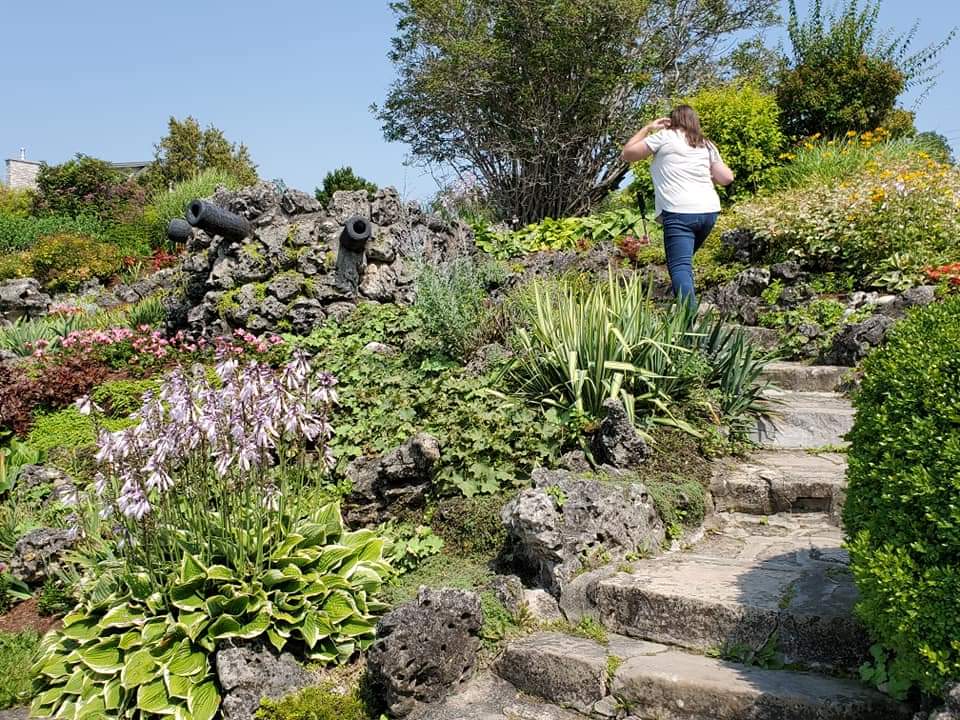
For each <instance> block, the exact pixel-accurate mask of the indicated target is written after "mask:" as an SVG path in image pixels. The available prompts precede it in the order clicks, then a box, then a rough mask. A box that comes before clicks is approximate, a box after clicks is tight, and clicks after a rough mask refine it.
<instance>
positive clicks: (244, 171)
mask: <svg viewBox="0 0 960 720" xmlns="http://www.w3.org/2000/svg"><path fill="white" fill-rule="evenodd" d="M211 168H212V169H216V170H222V171H224V172H228V173H230V174H231V175H233V176H234V177H236V178H237V180H239V181H240V184H241V185H252V184H253V183H255V182H256V181H257V166H256V165H254V164H253V161H252V160H251V159H250V151H249V150H248V149H247V146H246V145H244V144H243V143H240V145H235V144H234V143H231V142H230V141H229V140H227V138H226V137H224V134H223V132H222V131H221V130H219V129H217V128H215V127H214V126H213V125H209V126H207V128H206V129H205V130H201V128H200V123H198V122H197V120H196V119H195V118H193V117H190V116H187V118H186V119H185V120H183V121H180V120H177V119H176V118H175V117H172V116H171V117H170V121H169V124H168V131H167V135H166V137H164V138H163V139H161V140H160V142H159V143H158V144H157V145H155V146H154V161H153V163H152V164H151V166H150V168H149V170H148V171H147V173H146V177H147V181H148V182H149V183H150V184H151V185H154V186H158V187H169V186H170V185H172V184H174V183H178V182H181V181H183V180H188V179H190V178H193V177H196V176H197V175H198V174H199V173H200V172H201V171H203V170H207V169H211Z"/></svg>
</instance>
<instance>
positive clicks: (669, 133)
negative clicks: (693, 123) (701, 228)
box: [645, 130, 720, 217]
mask: <svg viewBox="0 0 960 720" xmlns="http://www.w3.org/2000/svg"><path fill="white" fill-rule="evenodd" d="M645 142H646V143H647V147H648V148H650V151H651V152H652V153H653V162H652V163H651V164H650V174H651V175H652V176H653V189H654V194H655V196H656V215H655V217H660V214H661V213H662V212H663V211H664V210H666V211H667V212H675V213H710V212H720V196H719V195H717V191H716V189H715V188H714V187H713V177H712V175H711V172H710V168H711V166H712V165H713V163H715V162H720V153H719V152H717V148H716V146H714V144H713V143H711V142H707V144H706V146H704V147H698V148H695V147H691V146H690V144H689V143H688V142H687V137H686V135H684V134H683V133H682V132H681V131H679V130H661V131H660V132H658V133H655V134H653V135H650V136H649V137H647V138H646V139H645Z"/></svg>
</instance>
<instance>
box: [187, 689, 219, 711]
mask: <svg viewBox="0 0 960 720" xmlns="http://www.w3.org/2000/svg"><path fill="white" fill-rule="evenodd" d="M187 707H188V708H189V709H190V713H191V714H192V715H193V717H194V720H213V716H214V715H216V713H217V710H218V709H219V707H220V694H219V693H218V692H217V688H216V686H215V685H214V684H213V681H212V680H208V681H206V682H204V683H200V684H199V685H194V686H193V687H192V688H191V692H190V694H189V695H188V696H187Z"/></svg>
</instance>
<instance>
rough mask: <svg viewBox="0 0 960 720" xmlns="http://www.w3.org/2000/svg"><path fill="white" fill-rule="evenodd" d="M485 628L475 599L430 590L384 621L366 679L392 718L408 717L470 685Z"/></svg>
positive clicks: (369, 657) (369, 658)
mask: <svg viewBox="0 0 960 720" xmlns="http://www.w3.org/2000/svg"><path fill="white" fill-rule="evenodd" d="M482 624H483V611H482V610H481V608H480V598H479V597H477V595H476V594H474V593H472V592H467V591H465V590H451V589H440V590H431V589H429V588H426V587H424V588H421V589H420V592H419V594H418V595H417V598H416V600H414V601H411V602H409V603H405V604H403V605H400V606H399V607H397V608H395V609H394V610H392V611H391V612H389V613H387V614H386V615H384V616H383V618H381V620H380V622H379V623H378V625H377V639H376V641H375V642H374V644H373V646H372V647H371V648H370V651H369V652H368V654H367V673H368V678H369V680H370V684H371V686H372V689H373V690H374V692H375V693H376V694H377V697H378V698H381V699H382V700H383V701H384V704H385V705H386V707H387V710H388V711H389V714H390V716H391V717H407V716H408V715H411V714H412V713H415V712H416V711H417V710H418V709H420V708H421V707H422V706H423V705H425V704H428V703H434V702H437V701H438V700H442V699H443V698H445V697H446V696H447V695H451V694H453V693H455V692H457V690H458V689H459V688H460V687H461V686H462V685H463V683H465V682H466V681H467V680H469V679H470V677H471V676H472V675H473V671H474V667H475V665H476V660H477V651H478V650H479V649H480V627H481V626H482Z"/></svg>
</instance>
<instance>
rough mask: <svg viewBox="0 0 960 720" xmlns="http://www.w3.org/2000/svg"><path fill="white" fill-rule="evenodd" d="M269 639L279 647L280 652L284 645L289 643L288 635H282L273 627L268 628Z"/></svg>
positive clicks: (274, 645)
mask: <svg viewBox="0 0 960 720" xmlns="http://www.w3.org/2000/svg"><path fill="white" fill-rule="evenodd" d="M267 639H268V640H269V641H270V644H271V645H273V647H275V648H276V649H277V651H278V652H279V651H280V650H283V648H284V646H285V645H286V644H287V638H286V636H284V635H281V634H280V633H279V632H278V631H277V630H274V629H273V628H267Z"/></svg>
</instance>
